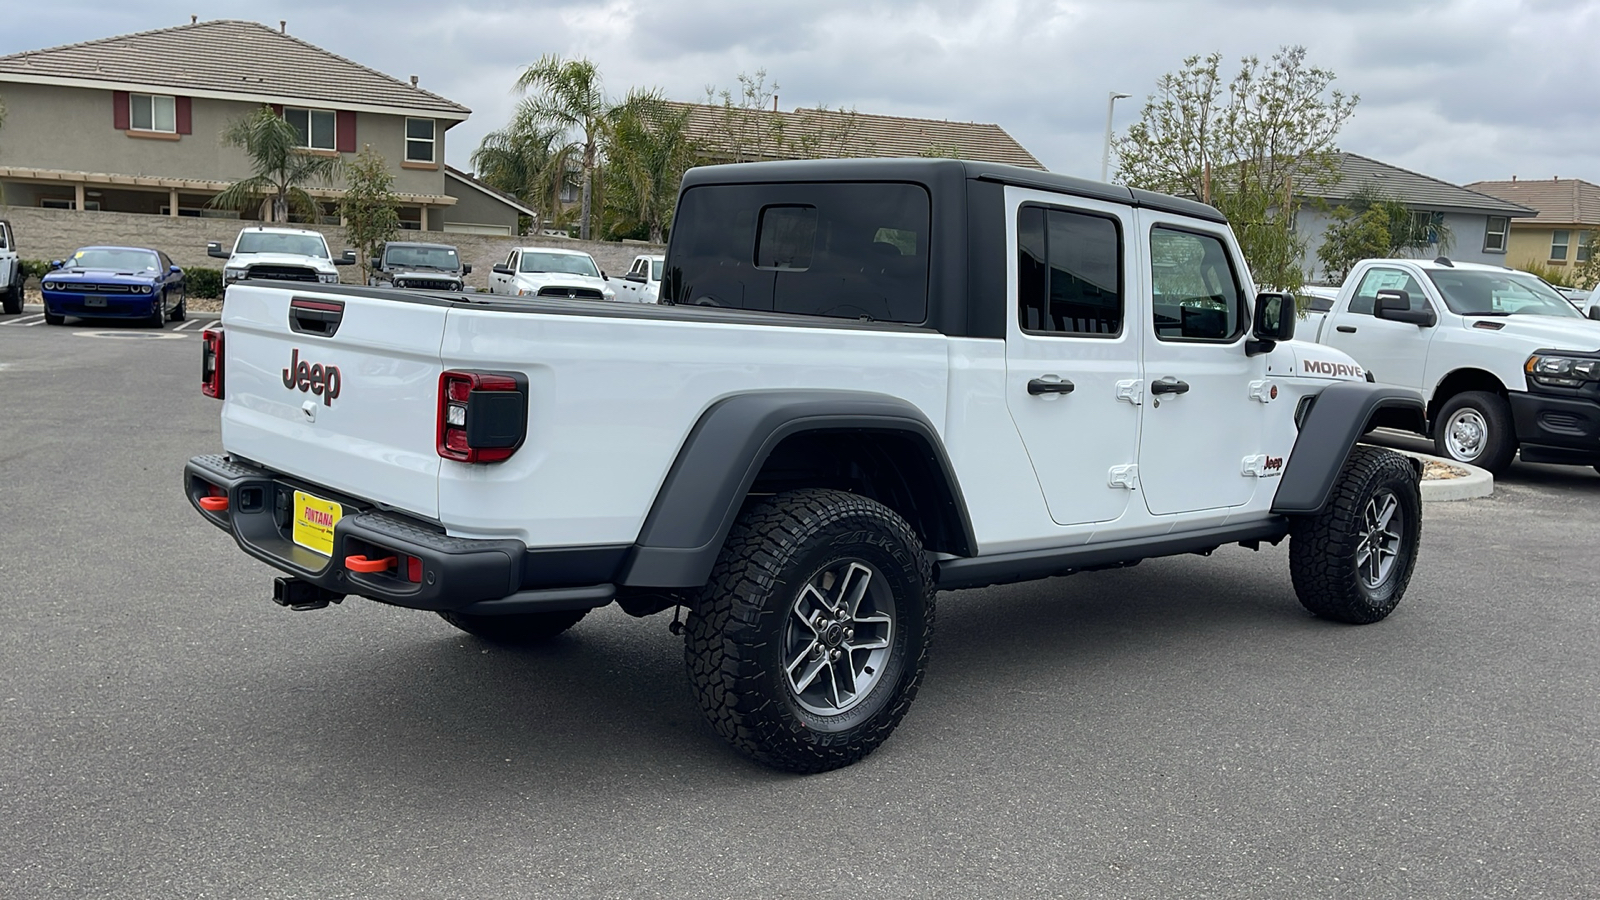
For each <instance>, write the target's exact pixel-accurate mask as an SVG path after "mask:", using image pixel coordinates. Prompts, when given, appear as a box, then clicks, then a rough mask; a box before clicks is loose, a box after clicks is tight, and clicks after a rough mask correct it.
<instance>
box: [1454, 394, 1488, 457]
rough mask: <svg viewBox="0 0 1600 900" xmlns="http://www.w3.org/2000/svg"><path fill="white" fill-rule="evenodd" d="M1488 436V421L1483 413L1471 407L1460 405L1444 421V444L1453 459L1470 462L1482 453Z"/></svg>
mask: <svg viewBox="0 0 1600 900" xmlns="http://www.w3.org/2000/svg"><path fill="white" fill-rule="evenodd" d="M1488 436H1489V423H1488V422H1487V421H1486V420H1485V419H1484V418H1483V413H1481V412H1479V411H1477V410H1476V409H1473V408H1472V407H1470V406H1468V407H1462V408H1461V409H1458V410H1456V411H1455V413H1454V414H1453V415H1451V416H1450V419H1449V421H1447V422H1445V423H1444V445H1445V449H1446V450H1449V451H1450V456H1451V457H1452V458H1453V459H1457V460H1460V461H1461V462H1471V461H1472V460H1475V459H1477V458H1478V457H1479V456H1480V455H1482V454H1483V446H1484V443H1485V441H1486V439H1487V438H1488Z"/></svg>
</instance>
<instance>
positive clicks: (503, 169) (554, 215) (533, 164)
mask: <svg viewBox="0 0 1600 900" xmlns="http://www.w3.org/2000/svg"><path fill="white" fill-rule="evenodd" d="M573 156H574V152H573V146H572V145H571V144H569V143H568V142H567V141H566V130H565V129H564V128H561V127H559V126H556V125H549V124H546V123H543V122H537V121H534V120H532V119H530V118H528V117H527V116H525V115H521V114H519V115H517V116H515V117H514V118H513V119H512V120H511V122H510V123H508V124H507V125H506V127H505V128H502V129H500V130H499V131H492V132H490V133H489V134H487V135H485V136H484V138H483V142H482V143H480V144H479V145H478V149H476V150H474V151H473V152H472V166H473V168H474V169H475V170H476V171H477V175H478V177H479V178H481V179H483V181H484V183H485V184H488V185H490V186H491V187H494V188H497V189H499V190H502V191H505V192H506V193H508V194H511V195H512V196H514V197H516V198H517V199H518V200H521V201H522V202H524V203H526V204H528V205H529V206H530V207H532V208H533V209H534V210H536V211H538V213H539V215H538V216H537V217H536V218H534V219H533V221H532V222H530V223H529V231H531V232H532V233H535V234H537V233H538V232H539V230H540V229H542V228H545V227H560V226H561V225H562V224H564V221H565V218H566V216H565V210H564V208H563V207H562V205H561V189H562V188H563V187H564V186H565V185H566V181H567V176H568V170H569V169H570V167H571V165H572V160H573Z"/></svg>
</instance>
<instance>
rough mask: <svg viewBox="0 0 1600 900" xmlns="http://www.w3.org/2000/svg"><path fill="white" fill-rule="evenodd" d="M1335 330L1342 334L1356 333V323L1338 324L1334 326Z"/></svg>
mask: <svg viewBox="0 0 1600 900" xmlns="http://www.w3.org/2000/svg"><path fill="white" fill-rule="evenodd" d="M1333 330H1334V331H1337V332H1339V333H1340V334H1355V333H1356V327H1355V326H1354V325H1336V326H1334V329H1333Z"/></svg>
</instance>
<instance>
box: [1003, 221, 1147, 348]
mask: <svg viewBox="0 0 1600 900" xmlns="http://www.w3.org/2000/svg"><path fill="white" fill-rule="evenodd" d="M1122 303H1123V299H1122V236H1121V233H1120V231H1119V229H1118V227H1117V223H1116V221H1115V220H1114V219H1109V218H1106V217H1104V216H1096V215H1089V214H1086V213H1078V212H1069V211H1067V210H1062V209H1045V208H1043V207H1038V206H1024V207H1022V209H1020V210H1018V212H1017V321H1018V323H1019V324H1020V325H1021V326H1022V330H1023V331H1026V332H1030V333H1034V334H1058V335H1103V336H1108V337H1109V336H1113V335H1117V334H1120V333H1121V332H1122Z"/></svg>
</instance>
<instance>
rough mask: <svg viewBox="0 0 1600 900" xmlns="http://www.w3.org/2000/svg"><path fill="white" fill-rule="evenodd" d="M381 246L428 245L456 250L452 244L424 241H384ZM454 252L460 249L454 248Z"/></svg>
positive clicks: (434, 247) (386, 247)
mask: <svg viewBox="0 0 1600 900" xmlns="http://www.w3.org/2000/svg"><path fill="white" fill-rule="evenodd" d="M383 246H384V248H385V249H388V248H389V247H430V248H432V249H435V250H456V246H455V245H454V244H430V243H428V242H426V241H384V242H383ZM456 252H457V253H460V252H461V251H460V250H456Z"/></svg>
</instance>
